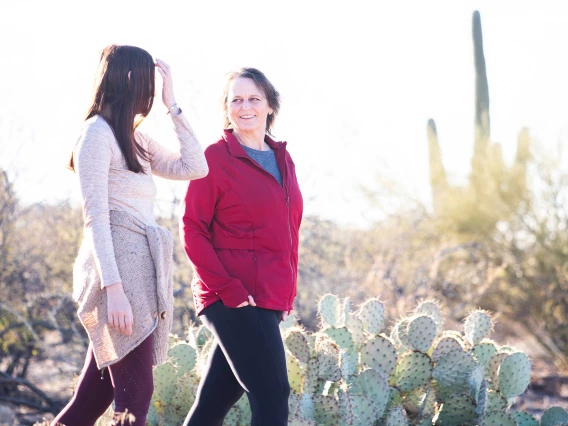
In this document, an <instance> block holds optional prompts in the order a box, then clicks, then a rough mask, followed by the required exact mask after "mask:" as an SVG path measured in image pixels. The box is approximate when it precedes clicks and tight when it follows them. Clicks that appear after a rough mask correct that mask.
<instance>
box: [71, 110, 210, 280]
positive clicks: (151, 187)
mask: <svg viewBox="0 0 568 426" xmlns="http://www.w3.org/2000/svg"><path fill="white" fill-rule="evenodd" d="M170 116H171V120H172V122H173V125H174V129H175V132H176V134H177V137H178V140H179V143H180V152H179V153H176V152H172V151H170V150H167V149H166V148H164V147H163V146H161V145H160V144H158V143H157V142H156V141H154V140H153V139H152V138H150V137H148V136H147V135H144V134H143V133H141V132H136V134H135V138H136V141H137V142H138V144H139V145H141V146H142V147H143V148H144V149H146V150H147V151H148V153H149V155H150V162H147V161H144V160H143V159H141V158H139V160H140V163H141V164H142V166H143V167H144V169H145V173H134V172H131V171H130V170H128V166H127V165H126V160H125V159H124V156H123V155H122V152H121V151H120V147H119V145H118V142H117V140H116V138H115V136H114V133H113V131H112V128H111V127H110V126H109V125H108V123H107V122H106V121H105V120H104V119H103V118H102V117H100V116H94V117H92V118H90V119H89V120H87V121H86V122H85V126H84V127H83V131H82V133H81V136H80V137H79V140H78V141H77V145H76V147H75V150H74V159H75V168H76V171H77V175H78V176H79V183H80V186H81V195H82V199H83V217H84V220H85V226H84V236H85V237H86V238H90V239H91V240H92V242H93V244H94V251H95V261H96V264H97V269H98V271H99V274H100V277H101V285H102V286H103V287H106V286H108V285H111V284H114V283H117V282H120V281H121V278H120V274H119V273H118V268H117V266H116V260H115V255H114V250H113V245H112V238H111V231H110V226H109V211H111V210H115V211H124V212H126V213H130V214H131V215H132V216H134V217H135V218H136V219H139V220H140V221H142V222H143V223H145V224H147V225H156V221H155V218H154V198H155V196H156V185H155V183H154V180H153V178H152V175H156V176H160V177H163V178H167V179H177V180H190V179H198V178H201V177H204V176H206V175H207V173H208V167H207V161H206V160H205V156H204V154H203V149H202V147H201V145H200V144H199V142H198V140H197V138H196V137H195V134H194V133H193V130H192V129H191V126H190V125H189V123H188V122H187V120H186V119H185V117H184V115H183V113H182V114H179V115H177V116H176V115H170Z"/></svg>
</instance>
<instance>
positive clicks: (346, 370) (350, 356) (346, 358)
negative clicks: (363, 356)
mask: <svg viewBox="0 0 568 426" xmlns="http://www.w3.org/2000/svg"><path fill="white" fill-rule="evenodd" d="M358 364H359V353H358V352H357V351H356V350H355V349H353V348H352V349H348V350H345V349H344V350H342V351H341V355H340V362H339V367H340V371H341V377H343V378H344V379H347V378H348V377H349V376H352V375H353V374H355V372H356V371H357V365H358Z"/></svg>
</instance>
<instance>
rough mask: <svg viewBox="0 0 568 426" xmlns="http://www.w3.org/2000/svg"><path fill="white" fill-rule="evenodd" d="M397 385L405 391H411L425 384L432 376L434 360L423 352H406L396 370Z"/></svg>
mask: <svg viewBox="0 0 568 426" xmlns="http://www.w3.org/2000/svg"><path fill="white" fill-rule="evenodd" d="M394 376H395V379H396V386H397V387H398V388H399V389H400V390H401V391H403V392H409V391H412V390H414V389H418V388H419V387H421V386H425V385H427V384H428V383H429V382H430V379H431V378H432V360H431V359H430V357H429V356H428V355H425V354H423V353H421V352H409V353H406V354H404V355H403V356H402V357H401V358H400V360H399V361H398V363H397V365H396V369H395V372H394Z"/></svg>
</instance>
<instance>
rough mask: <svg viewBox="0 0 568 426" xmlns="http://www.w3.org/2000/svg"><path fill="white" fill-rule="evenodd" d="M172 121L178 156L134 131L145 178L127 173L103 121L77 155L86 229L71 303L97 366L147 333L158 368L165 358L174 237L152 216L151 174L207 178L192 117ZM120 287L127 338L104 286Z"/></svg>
mask: <svg viewBox="0 0 568 426" xmlns="http://www.w3.org/2000/svg"><path fill="white" fill-rule="evenodd" d="M171 120H172V122H173V125H174V130H175V132H176V134H177V138H178V140H179V144H180V150H179V153H177V152H172V151H170V150H167V149H166V148H164V147H163V146H161V145H159V144H158V143H157V142H156V141H154V140H153V139H152V138H150V137H148V136H147V135H144V134H143V133H141V132H136V133H135V138H136V141H137V143H138V144H140V145H141V146H142V147H143V148H144V149H145V150H146V151H147V152H148V154H149V158H150V161H145V160H143V159H141V158H140V157H139V161H140V163H141V165H142V166H143V168H144V171H145V173H134V172H131V171H129V170H128V167H127V165H126V161H125V159H124V156H123V155H122V152H121V151H120V147H119V145H118V142H117V140H116V138H115V136H114V133H113V131H112V129H111V127H110V126H109V125H108V123H107V122H106V121H105V120H104V119H103V118H102V117H100V116H95V117H92V118H91V119H89V120H87V121H86V122H85V126H84V127H83V131H82V132H81V135H80V137H79V140H78V141H77V145H76V147H75V150H74V164H75V170H76V172H77V175H78V177H79V183H80V188H81V195H82V200H83V216H84V221H85V224H84V236H83V242H82V244H81V249H80V250H79V254H78V256H77V258H76V260H75V264H74V268H73V272H74V273H73V298H74V300H75V301H77V302H78V304H79V309H78V314H79V318H80V320H81V322H82V324H83V326H84V327H85V329H86V331H87V334H88V335H89V339H90V341H91V343H92V345H93V351H94V354H95V359H96V361H97V365H98V367H99V368H102V367H105V366H107V365H111V364H113V363H115V362H117V361H119V360H120V359H122V358H123V357H124V356H125V355H126V354H128V353H129V352H130V351H131V350H132V349H134V348H135V347H136V346H137V345H139V344H140V343H141V342H142V341H143V340H144V339H145V338H146V337H147V336H148V335H149V334H150V333H153V335H154V339H153V364H154V365H156V364H160V363H163V362H164V361H165V359H166V353H167V346H168V335H169V332H170V331H171V326H172V319H173V287H172V278H171V268H172V261H173V239H172V237H171V233H170V231H169V230H167V229H165V228H162V227H159V226H158V225H157V224H156V221H155V218H154V199H155V195H156V185H155V183H154V180H153V175H154V174H155V175H157V176H161V177H164V178H167V179H178V180H191V179H198V178H201V177H204V176H205V175H207V173H208V166H207V161H206V159H205V156H204V154H203V149H202V148H201V146H200V144H199V142H198V141H197V139H196V137H195V135H194V133H193V131H192V129H191V127H190V125H189V123H188V122H187V120H186V119H185V118H184V116H183V115H182V114H180V115H178V116H172V118H171ZM117 282H122V284H123V288H124V291H125V293H126V296H127V297H128V300H129V302H130V304H131V307H132V311H133V314H134V325H133V333H132V335H130V336H124V335H121V334H120V333H119V332H118V331H117V330H116V329H114V328H112V327H109V326H108V323H107V311H106V305H107V298H106V290H105V289H104V287H106V286H108V285H111V284H114V283H117Z"/></svg>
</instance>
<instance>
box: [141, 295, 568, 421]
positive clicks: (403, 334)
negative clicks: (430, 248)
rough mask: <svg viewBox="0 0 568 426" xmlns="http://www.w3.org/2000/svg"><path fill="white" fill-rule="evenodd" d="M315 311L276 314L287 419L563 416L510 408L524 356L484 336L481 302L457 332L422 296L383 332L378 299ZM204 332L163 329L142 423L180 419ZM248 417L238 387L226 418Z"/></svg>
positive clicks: (487, 329) (527, 369) (523, 383)
mask: <svg viewBox="0 0 568 426" xmlns="http://www.w3.org/2000/svg"><path fill="white" fill-rule="evenodd" d="M318 314H319V317H320V320H321V326H320V328H319V329H318V330H317V331H315V332H309V331H307V330H305V329H304V328H302V327H301V326H300V325H298V323H297V322H296V319H295V318H294V317H293V316H289V317H288V319H287V320H286V322H283V323H281V332H282V337H283V341H284V343H285V348H286V362H287V368H288V378H289V381H290V387H291V391H292V392H291V395H290V399H289V408H290V417H289V419H290V420H289V425H292V426H310V425H311V426H318V425H319V426H403V425H408V426H410V425H418V426H425V425H450V426H452V425H454V426H457V425H472V426H473V425H487V426H490V425H511V426H516V425H518V426H521V425H522V426H524V425H542V426H553V425H557V426H560V425H568V413H566V411H564V410H563V409H561V408H559V407H553V408H551V409H549V410H548V411H547V412H546V413H545V414H544V415H543V416H542V419H541V420H540V422H539V421H538V420H536V419H535V418H534V417H533V416H531V415H530V414H528V413H525V412H520V411H511V410H510V407H511V405H512V404H513V403H514V401H515V398H516V397H517V396H519V395H521V394H522V393H523V392H525V390H526V389H527V386H528V385H529V381H530V375H531V363H530V360H529V359H528V357H527V356H526V354H525V353H523V352H521V351H516V350H515V349H513V348H511V347H509V346H500V345H498V344H497V343H496V342H494V341H493V340H491V339H490V338H489V336H490V334H491V331H492V329H493V323H492V319H491V316H490V315H489V313H487V312H485V311H483V310H476V311H473V312H471V313H470V314H469V316H468V317H467V318H466V319H465V323H464V327H463V331H455V330H446V331H444V329H443V315H442V312H441V310H440V308H439V306H438V305H437V304H436V303H435V302H432V301H425V302H422V303H420V304H419V305H418V306H417V307H416V308H415V309H414V311H413V312H412V313H411V314H410V315H409V316H408V317H406V318H401V319H400V320H398V321H396V322H395V323H394V325H393V326H392V327H391V329H390V332H389V334H388V335H387V334H386V333H385V331H386V330H385V328H386V327H385V308H384V305H383V303H382V302H381V301H380V300H379V299H376V298H373V299H370V300H367V301H366V302H365V303H363V304H362V305H361V306H360V307H359V309H358V310H356V311H353V310H352V306H351V302H350V301H349V299H343V300H341V299H339V298H338V297H337V296H335V295H333V294H326V295H324V296H323V297H322V298H321V299H320V301H319V303H318ZM212 340H213V339H212V336H211V334H210V333H209V332H208V331H207V329H206V328H204V327H191V328H190V330H189V333H188V336H187V339H186V340H183V339H180V338H179V337H178V336H171V339H170V350H169V355H168V362H167V363H165V364H162V365H160V366H158V367H156V368H155V369H154V380H155V392H154V397H153V399H152V405H151V407H150V413H149V415H148V420H147V424H148V425H151V426H158V425H160V426H170V425H179V424H182V423H183V419H184V417H185V416H186V414H187V413H188V411H189V409H190V408H191V405H192V403H193V400H194V398H195V392H196V389H197V385H198V383H199V379H200V373H201V371H202V368H203V365H204V363H205V361H206V358H207V354H208V351H209V349H210V347H211V344H212ZM250 422H251V412H250V406H249V404H248V400H247V398H246V394H245V395H244V396H243V397H242V398H241V399H240V400H239V401H238V402H237V404H235V406H234V407H233V408H232V409H231V411H230V412H229V414H228V415H227V417H226V419H225V422H224V425H226V426H245V425H249V424H250Z"/></svg>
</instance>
